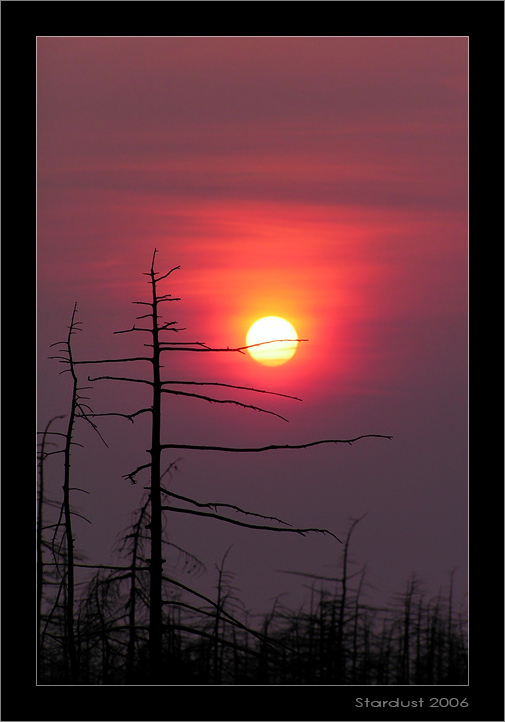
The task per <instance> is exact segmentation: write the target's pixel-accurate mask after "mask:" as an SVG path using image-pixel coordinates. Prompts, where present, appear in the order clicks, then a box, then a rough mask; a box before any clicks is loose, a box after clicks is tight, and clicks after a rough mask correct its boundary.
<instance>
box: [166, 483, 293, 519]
mask: <svg viewBox="0 0 505 722" xmlns="http://www.w3.org/2000/svg"><path fill="white" fill-rule="evenodd" d="M161 491H162V492H163V493H164V494H166V495H167V496H171V497H173V498H174V499H180V500H181V501H187V502H188V503H190V504H194V505H195V506H198V507H201V508H206V509H214V510H217V509H218V508H220V507H223V508H226V509H233V510H234V511H238V512H239V513H240V514H245V515H246V516H257V517H259V518H261V519H266V520H268V521H277V522H279V524H285V525H286V526H292V524H288V522H287V521H283V520H282V519H278V518H277V517H276V516H265V515H264V514H258V513H257V512H254V511H246V510H245V509H241V508H240V507H239V506H235V504H223V503H221V502H208V503H203V502H199V501H196V500H195V499H190V498H189V497H187V496H182V495H181V494H175V493H174V492H173V491H167V490H166V489H163V488H162V489H161Z"/></svg>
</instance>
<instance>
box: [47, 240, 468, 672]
mask: <svg viewBox="0 0 505 722" xmlns="http://www.w3.org/2000/svg"><path fill="white" fill-rule="evenodd" d="M156 254H157V251H156V249H155V251H154V253H153V257H152V262H151V268H150V270H149V272H147V273H146V274H144V275H146V276H147V277H148V283H149V285H150V286H151V296H150V300H149V301H144V300H141V301H133V303H134V304H136V305H139V306H145V307H146V313H142V314H141V315H139V316H137V317H136V319H135V323H134V324H133V326H132V328H130V329H126V330H119V331H116V332H115V333H121V334H123V333H131V334H134V335H135V334H141V335H142V336H143V338H147V339H148V340H149V341H148V343H145V344H144V347H145V348H148V349H150V355H140V356H131V357H123V358H109V359H76V358H74V351H73V345H72V344H73V337H74V336H75V335H76V334H77V333H78V332H79V331H80V330H81V324H80V322H79V321H78V320H77V304H76V305H75V306H74V309H73V313H72V317H71V322H70V325H69V328H68V335H67V338H66V339H65V340H64V341H61V342H58V343H57V344H54V345H53V346H54V347H55V348H56V351H55V355H54V356H52V357H51V358H53V359H54V360H56V361H57V362H59V363H60V364H62V365H63V366H64V368H63V371H62V373H65V374H68V375H69V376H70V377H71V381H72V384H71V394H70V398H69V401H68V408H67V409H62V415H61V416H57V417H54V418H52V419H51V420H50V421H49V422H48V423H47V425H46V427H45V429H44V430H43V431H42V432H40V435H39V439H40V440H39V478H38V503H37V517H38V518H37V605H38V608H37V622H38V623H37V634H38V644H37V656H38V659H37V670H38V673H37V675H38V683H39V684H42V685H44V684H61V685H64V684H74V685H75V684H84V685H89V684H93V685H101V684H105V685H111V684H114V685H118V684H119V685H121V684H125V685H129V684H165V685H171V684H172V685H184V684H204V685H220V684H234V685H235V684H237V685H248V684H254V685H258V684H260V685H280V684H282V685H286V684H293V685H304V684H327V685H355V684H365V685H376V684H381V685H397V684H432V685H441V684H467V641H466V620H465V616H464V614H462V613H460V612H459V611H458V610H457V609H456V608H455V605H454V602H453V576H454V572H453V573H451V575H450V583H449V588H448V590H447V592H446V593H445V594H442V593H441V594H439V595H438V596H436V597H434V598H426V594H425V593H424V591H423V584H422V582H421V581H420V580H418V579H417V578H416V576H415V575H412V576H411V578H410V579H409V580H408V581H407V583H406V586H405V589H404V590H403V591H401V592H399V593H398V594H397V595H396V596H395V597H394V598H393V599H392V600H391V602H390V603H389V604H387V605H380V606H379V605H374V604H371V603H370V602H369V599H368V593H367V579H366V574H365V569H364V568H359V569H357V570H355V569H354V568H353V569H351V566H354V565H351V558H350V550H351V537H352V533H353V531H354V529H355V527H356V525H357V524H358V523H360V522H361V521H362V518H363V517H361V518H360V519H352V520H351V521H350V526H349V530H348V533H347V536H346V537H345V539H342V540H341V539H338V537H337V536H336V535H335V534H334V533H333V532H332V531H331V530H328V529H320V528H315V527H299V528H297V527H293V526H291V525H290V524H289V522H288V521H286V520H283V519H279V518H277V517H273V516H269V515H267V514H259V513H257V512H252V511H250V510H248V509H242V508H240V507H238V506H236V505H234V504H229V503H223V502H220V503H217V502H213V501H208V500H205V501H202V500H197V499H193V498H190V497H189V496H183V495H181V494H177V493H175V492H174V491H173V488H172V486H173V485H172V484H169V483H168V482H171V481H173V480H174V479H175V478H176V474H177V461H174V460H172V461H170V462H167V461H166V458H165V457H166V454H165V452H169V453H172V452H173V450H177V449H179V450H182V449H183V450H188V451H195V450H196V451H201V452H205V453H209V454H210V455H212V454H213V453H216V452H223V453H228V454H233V453H244V454H251V453H265V452H271V451H275V450H277V449H293V450H295V449H302V448H307V447H310V446H316V445H320V444H352V443H354V442H357V441H360V440H362V439H366V438H368V437H376V438H382V439H391V438H392V437H391V436H389V435H385V434H363V435H361V436H358V437H355V438H349V439H318V440H309V441H307V442H306V443H303V444H296V445H293V444H284V445H278V444H271V445H268V446H263V447H248V446H244V447H230V446H204V445H196V444H184V445H183V444H173V443H169V442H168V441H167V440H165V439H164V438H163V410H162V400H163V398H165V397H164V394H172V395H177V396H183V397H190V398H193V399H199V400H202V401H205V402H207V403H216V404H231V405H234V406H238V407H241V408H243V409H249V410H254V411H256V412H259V413H263V414H273V415H274V416H279V414H277V413H275V412H274V411H272V410H270V409H268V408H264V407H263V406H258V405H257V404H256V403H244V402H242V401H239V400H238V399H236V398H233V397H231V398H227V399H222V398H217V397H214V396H209V395H208V392H205V393H203V392H202V387H216V386H220V387H223V388H225V389H226V390H227V391H229V392H233V391H234V390H235V391H237V390H241V391H246V392H248V393H250V394H251V395H252V396H253V397H254V396H255V395H256V396H257V395H262V396H264V395H265V394H269V395H271V396H272V397H275V396H286V395H285V394H276V393H275V392H267V391H264V390H263V389H256V388H250V387H244V386H237V385H234V384H225V383H218V382H212V383H203V382H199V381H196V380H194V381H181V380H178V381H169V380H165V379H163V378H162V368H163V364H162V363H161V359H162V357H163V356H164V355H165V354H167V353H184V352H186V353H239V354H240V353H244V351H245V350H246V348H247V347H246V346H241V347H235V348H229V347H226V348H224V347H223V348H212V347H209V346H208V345H206V344H204V343H202V342H185V341H173V340H169V339H171V338H173V337H174V336H175V337H177V338H178V334H179V333H180V332H181V331H183V330H184V329H181V328H180V327H179V326H178V324H177V322H176V321H173V320H170V321H166V320H163V317H162V313H161V309H162V308H165V306H163V304H166V303H170V302H174V301H179V300H180V299H179V298H176V297H173V296H172V295H171V294H170V293H162V292H160V290H159V285H158V284H160V283H161V282H163V281H164V280H165V279H167V278H169V277H170V275H171V274H172V273H173V272H175V271H177V270H179V267H178V266H177V267H175V268H172V269H171V270H170V271H168V272H167V273H164V274H160V273H159V272H157V271H156V270H155V261H156ZM299 341H301V339H300V340H299ZM115 364H120V365H123V364H125V365H127V367H129V368H130V367H131V365H133V367H134V368H138V367H139V365H140V367H141V368H142V369H146V368H147V369H148V370H149V373H147V374H145V373H144V372H143V373H142V374H137V375H134V376H127V375H124V376H122V375H115V374H114V373H109V374H103V375H88V376H87V378H86V380H85V381H82V380H81V378H80V377H81V370H82V368H83V367H85V366H86V365H89V366H96V365H105V366H106V367H112V368H115ZM102 381H112V382H117V383H120V384H127V385H128V384H141V385H143V386H145V387H146V389H147V390H150V393H151V402H150V404H149V405H146V406H143V407H141V408H139V409H136V410H134V411H132V412H131V413H120V412H117V411H114V410H110V411H107V412H103V413H95V412H94V411H93V409H92V408H91V406H90V405H89V404H88V401H89V396H88V394H89V389H90V384H94V383H96V382H102ZM210 393H212V392H210ZM288 398H296V397H294V396H293V397H288ZM63 414H64V415H63ZM141 415H147V416H148V417H149V419H150V434H151V438H150V448H149V449H148V452H147V453H148V460H147V461H145V462H142V463H139V465H138V466H137V467H136V468H135V469H133V470H132V471H129V472H128V473H126V474H124V475H123V476H124V479H125V482H126V481H129V482H131V483H132V484H137V483H139V482H142V483H143V484H145V487H144V488H145V492H144V495H143V497H142V501H141V503H140V506H139V507H138V508H137V509H136V510H134V511H133V513H132V516H131V523H130V525H129V526H128V528H126V529H125V530H124V532H123V534H122V535H121V537H120V541H119V543H118V547H117V551H118V553H119V554H120V558H121V560H122V563H121V564H119V565H103V564H91V563H84V561H83V558H82V556H81V555H80V553H79V549H78V540H77V539H76V538H75V529H74V525H73V521H74V517H75V516H76V515H77V516H80V514H79V512H78V511H77V509H76V506H75V503H74V497H75V495H76V492H77V494H79V493H87V490H86V489H82V488H76V487H75V486H74V485H73V482H72V470H73V467H72V460H71V456H72V449H73V447H74V446H76V445H80V442H79V441H77V438H78V429H79V425H80V424H83V423H85V424H87V425H89V426H90V427H91V428H92V429H93V431H94V433H96V434H97V435H98V437H99V438H100V440H101V441H102V442H103V443H104V444H106V442H105V440H104V438H103V436H102V433H101V430H100V426H99V425H100V423H101V422H100V417H105V416H107V417H114V416H115V417H118V419H123V421H120V422H119V423H124V422H125V421H126V422H130V423H133V424H134V423H135V420H136V418H137V417H139V416H141ZM281 418H283V417H281ZM56 429H58V430H56ZM51 457H55V460H54V461H53V459H52V458H51ZM60 459H62V463H61V468H60V469H56V470H54V469H53V467H54V465H55V463H60ZM49 462H51V463H49ZM49 466H50V467H51V471H50V472H49V471H48V468H49ZM49 473H51V474H56V475H58V474H62V476H63V485H62V495H61V498H57V499H53V498H51V497H49V495H48V494H47V491H46V490H47V487H48V479H47V477H48V474H49ZM58 478H59V477H58ZM49 486H50V488H54V486H55V485H54V484H51V483H49ZM171 513H172V514H173V513H175V514H187V515H191V516H192V517H205V518H212V519H214V520H216V521H219V522H224V523H227V524H231V525H233V526H235V527H236V526H238V527H242V528H244V529H250V530H254V531H255V532H268V533H271V532H277V533H281V534H296V535H301V536H306V535H308V534H321V535H325V536H328V537H330V538H332V539H333V540H334V542H335V540H336V541H337V543H339V545H340V548H341V565H340V569H339V570H338V572H336V573H335V575H334V576H331V575H330V576H328V577H323V576H320V575H317V574H313V573H311V572H304V571H301V570H296V569H292V570H284V573H289V574H292V575H299V576H300V577H301V580H302V581H301V583H302V585H303V587H304V588H305V590H306V594H307V600H306V601H305V602H304V603H303V604H302V605H301V606H300V607H299V608H296V609H290V608H288V607H286V606H284V605H282V604H281V603H280V602H279V600H277V602H276V603H275V604H274V606H273V608H272V609H271V610H269V611H268V612H266V613H264V614H263V615H262V616H260V617H259V618H258V617H256V616H254V615H252V614H251V613H250V612H249V611H248V610H247V605H246V604H245V603H244V602H242V600H241V599H240V595H239V592H238V590H237V589H236V588H235V586H234V574H233V570H232V569H230V568H228V560H227V555H228V552H227V553H226V554H225V555H224V557H223V559H221V560H219V561H217V562H216V565H215V570H214V575H215V594H214V596H213V597H212V598H211V597H210V596H208V595H204V594H202V593H200V592H198V591H197V590H196V589H194V588H193V586H192V580H193V579H194V577H195V576H197V575H199V574H202V573H206V570H205V569H204V566H203V564H202V563H201V562H200V561H199V559H198V558H197V557H196V556H194V555H193V553H192V552H191V550H186V549H183V548H181V547H179V546H178V545H177V543H176V540H173V539H172V538H170V539H169V537H168V535H167V528H168V521H167V519H168V517H169V516H170V514H171ZM88 521H91V522H92V520H88ZM273 536H274V537H275V534H274V535H273ZM272 543H275V538H274V539H273V541H272ZM82 575H84V577H82ZM78 576H79V583H78V582H77V577H78ZM181 576H182V578H184V579H185V582H186V577H187V583H183V582H182V581H181ZM82 579H84V582H83V581H81V580H82Z"/></svg>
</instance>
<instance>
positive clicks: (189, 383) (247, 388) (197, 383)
mask: <svg viewBox="0 0 505 722" xmlns="http://www.w3.org/2000/svg"><path fill="white" fill-rule="evenodd" d="M176 384H177V385H179V384H184V385H185V386H222V387H224V388H228V389H237V390H239V391H253V392H254V393H257V394H268V395H269V396H281V397H282V398H285V399H293V400H294V401H302V399H300V398H298V396H291V395H289V394H281V393H278V392H277V391H265V390H264V389H255V388H252V387H251V386H236V385H235V384H224V383H220V382H217V381H162V382H161V385H162V386H164V385H167V386H171V385H174V386H175V385H176Z"/></svg>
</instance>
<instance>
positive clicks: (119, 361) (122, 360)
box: [74, 356, 152, 366]
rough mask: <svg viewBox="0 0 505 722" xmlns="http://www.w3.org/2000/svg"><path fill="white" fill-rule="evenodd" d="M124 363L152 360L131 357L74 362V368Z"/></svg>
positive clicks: (145, 357)
mask: <svg viewBox="0 0 505 722" xmlns="http://www.w3.org/2000/svg"><path fill="white" fill-rule="evenodd" d="M126 361H151V362H152V358H150V357H149V356H133V357H131V358H104V359H97V360H94V361H74V366H75V365H77V364H114V363H125V362H126Z"/></svg>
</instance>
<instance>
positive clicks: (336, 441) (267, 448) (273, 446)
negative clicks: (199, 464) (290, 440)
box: [161, 434, 393, 454]
mask: <svg viewBox="0 0 505 722" xmlns="http://www.w3.org/2000/svg"><path fill="white" fill-rule="evenodd" d="M367 438H377V439H392V438H393V437H392V436H387V435H385V434H362V435H361V436H356V437H355V438H354V439H323V440H321V441H311V442H309V443H307V444H271V445H270V446H260V447H251V448H246V447H235V446H203V445H202V446H197V445H196V444H162V445H161V448H162V449H193V450H195V451H233V452H236V453H246V454H249V453H254V452H261V451H272V450H274V449H308V448H309V447H310V446H318V445H319V444H353V443H354V442H355V441H359V439H367Z"/></svg>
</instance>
